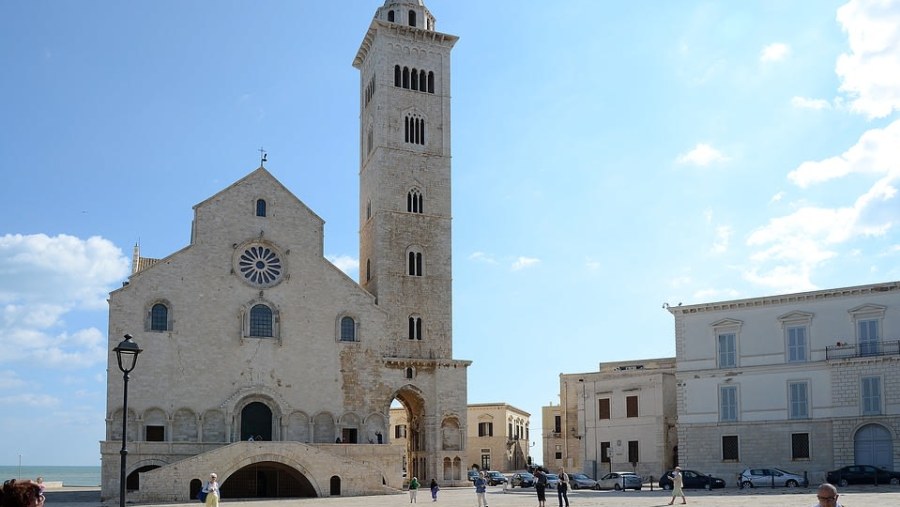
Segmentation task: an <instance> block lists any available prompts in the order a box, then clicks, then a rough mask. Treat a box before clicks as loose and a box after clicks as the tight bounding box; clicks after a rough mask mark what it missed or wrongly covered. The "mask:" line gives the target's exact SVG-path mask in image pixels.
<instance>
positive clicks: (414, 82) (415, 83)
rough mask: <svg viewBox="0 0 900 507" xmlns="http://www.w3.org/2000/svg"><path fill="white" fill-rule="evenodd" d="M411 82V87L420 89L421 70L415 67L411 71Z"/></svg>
mask: <svg viewBox="0 0 900 507" xmlns="http://www.w3.org/2000/svg"><path fill="white" fill-rule="evenodd" d="M409 77H410V83H409V87H410V88H411V89H413V90H418V89H419V72H418V71H417V70H416V69H413V70H412V72H411V73H410V76H409Z"/></svg>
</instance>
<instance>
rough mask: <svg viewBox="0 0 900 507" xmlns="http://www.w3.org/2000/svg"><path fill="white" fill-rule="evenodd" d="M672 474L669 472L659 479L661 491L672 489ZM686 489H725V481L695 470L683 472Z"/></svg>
mask: <svg viewBox="0 0 900 507" xmlns="http://www.w3.org/2000/svg"><path fill="white" fill-rule="evenodd" d="M672 472H673V470H669V471H667V472H666V473H664V474H662V477H660V478H659V487H660V489H672ZM681 476H682V479H683V481H682V482H684V489H718V488H724V487H725V481H724V480H722V479H719V478H718V477H713V476H711V475H706V474H701V473H700V472H697V471H695V470H682V471H681Z"/></svg>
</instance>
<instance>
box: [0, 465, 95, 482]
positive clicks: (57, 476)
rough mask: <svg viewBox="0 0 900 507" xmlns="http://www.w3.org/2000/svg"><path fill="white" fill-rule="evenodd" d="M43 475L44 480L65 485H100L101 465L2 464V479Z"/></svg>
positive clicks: (0, 478) (35, 477)
mask: <svg viewBox="0 0 900 507" xmlns="http://www.w3.org/2000/svg"><path fill="white" fill-rule="evenodd" d="M38 477H43V478H44V482H61V483H62V484H63V486H100V465H97V466H78V465H68V466H67V465H28V466H25V465H22V466H19V465H9V466H0V480H3V481H5V480H8V479H30V480H35V479H37V478H38Z"/></svg>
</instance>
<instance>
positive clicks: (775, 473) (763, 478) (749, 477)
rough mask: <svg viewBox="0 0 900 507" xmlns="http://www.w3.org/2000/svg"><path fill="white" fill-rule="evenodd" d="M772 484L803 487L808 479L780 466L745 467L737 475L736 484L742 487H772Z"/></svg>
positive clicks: (807, 482)
mask: <svg viewBox="0 0 900 507" xmlns="http://www.w3.org/2000/svg"><path fill="white" fill-rule="evenodd" d="M773 484H774V485H775V486H777V487H788V488H796V487H797V486H803V487H804V488H805V487H808V486H809V480H808V479H807V478H806V477H803V476H802V475H799V474H795V473H791V472H788V471H786V470H782V469H780V468H746V469H744V471H743V472H741V475H740V476H739V477H738V486H740V487H742V488H755V487H757V486H759V487H763V488H767V487H772V485H773Z"/></svg>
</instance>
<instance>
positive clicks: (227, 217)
mask: <svg viewBox="0 0 900 507" xmlns="http://www.w3.org/2000/svg"><path fill="white" fill-rule="evenodd" d="M353 5H356V4H353ZM348 7H349V4H342V5H341V6H340V7H339V8H338V10H337V11H335V12H338V13H340V9H346V8H348ZM321 22H327V21H321ZM434 22H435V18H434V16H432V14H431V12H430V11H429V10H428V8H426V7H425V5H424V2H423V1H422V0H385V1H384V2H383V6H382V7H380V8H378V9H377V10H376V12H375V16H374V18H373V19H372V21H371V23H370V24H369V26H368V28H367V29H366V30H365V32H364V33H362V34H360V35H361V39H362V40H361V43H360V46H359V50H358V52H357V53H356V55H355V58H354V60H353V66H354V67H355V68H356V69H357V70H358V71H359V86H360V88H359V93H358V94H356V93H354V94H353V96H352V97H347V98H348V100H352V101H353V102H354V103H357V102H358V103H359V118H360V125H359V136H358V141H359V145H358V146H354V145H351V144H349V143H348V146H347V148H348V149H349V150H353V151H356V150H358V153H359V154H360V157H359V167H357V168H331V167H329V168H315V170H347V171H354V172H356V173H358V174H359V189H356V188H335V189H330V191H331V194H332V195H331V198H332V199H338V200H341V199H343V200H344V202H345V203H346V204H347V205H348V207H352V209H355V210H357V211H358V216H359V221H360V224H359V244H360V246H359V262H360V266H359V273H360V280H359V282H357V281H355V280H353V279H351V278H350V277H348V276H347V275H346V274H344V273H343V272H342V271H340V270H339V269H338V268H337V267H335V266H334V265H333V264H332V263H331V262H329V261H328V260H327V259H326V258H325V257H324V252H323V244H324V227H325V224H324V221H323V220H322V219H321V218H320V217H319V216H317V215H316V214H315V213H314V212H313V211H312V210H311V209H309V208H308V207H307V206H306V205H305V204H304V203H303V202H301V201H300V200H299V199H298V198H297V197H296V196H295V195H294V194H293V193H291V192H290V191H289V190H288V189H287V188H286V187H284V185H282V184H281V182H279V181H278V180H277V179H276V178H275V177H274V176H273V175H272V174H271V173H270V172H269V171H268V170H267V169H266V168H265V167H263V166H262V164H261V165H260V167H258V168H257V169H255V170H253V171H251V172H250V173H249V174H247V175H246V176H244V177H243V178H240V179H239V180H237V181H235V182H234V183H232V184H231V185H229V186H227V187H226V188H223V189H222V190H221V191H219V192H218V193H216V194H214V195H212V196H209V197H208V198H207V199H205V200H203V201H202V202H200V203H199V204H197V205H196V206H194V214H193V221H192V223H191V234H190V240H189V243H188V244H187V245H186V246H184V248H182V249H180V250H178V251H176V252H173V253H171V254H168V255H167V256H166V257H164V258H162V259H147V258H144V257H142V256H141V253H140V250H139V249H138V248H135V252H134V262H133V270H132V274H131V276H130V277H129V279H128V281H127V282H126V283H125V284H123V286H122V287H121V288H119V289H117V290H115V291H113V292H112V293H111V294H110V297H109V349H112V348H113V347H115V346H116V344H117V343H119V341H120V340H122V337H123V335H124V334H126V333H128V334H131V335H133V336H134V341H135V342H137V343H138V345H139V346H140V347H142V348H143V353H142V354H141V355H140V357H139V359H138V363H137V368H136V369H135V370H134V371H133V372H132V373H131V376H130V378H131V381H130V384H128V385H129V389H130V390H129V392H128V394H129V397H128V402H129V403H128V407H127V411H126V410H125V407H124V403H123V376H122V375H121V374H119V370H118V367H117V361H116V356H115V354H112V353H110V355H109V357H108V359H107V364H108V372H109V375H108V380H107V408H106V435H105V438H104V440H103V441H102V442H101V443H100V454H101V458H102V472H101V474H102V479H101V481H102V485H101V498H102V499H103V500H104V501H107V500H110V499H112V498H118V495H119V486H120V485H121V483H120V479H119V466H120V447H121V443H122V441H123V440H126V441H127V442H128V445H127V447H128V454H127V458H128V460H127V470H126V477H127V478H126V479H125V483H126V484H125V485H124V486H125V487H126V489H127V490H128V491H129V492H130V494H129V495H128V501H129V502H138V503H155V502H173V501H181V502H184V501H187V500H189V499H190V498H194V495H195V494H196V492H197V490H199V488H200V485H201V483H202V481H203V480H205V479H206V478H207V477H208V474H209V472H211V471H215V472H217V473H218V477H219V482H220V483H221V484H222V494H223V496H224V497H225V498H252V497H267V498H278V497H324V496H340V495H362V494H378V493H385V494H386V493H393V492H396V491H397V488H400V487H402V483H403V478H402V470H401V469H402V466H403V464H406V466H407V467H408V470H409V472H410V473H411V474H414V475H416V476H418V478H419V479H420V480H422V481H423V482H425V481H430V480H431V479H432V478H433V479H436V480H437V481H438V482H439V483H440V484H443V485H452V484H458V483H462V482H463V481H465V477H466V476H465V468H466V462H467V461H468V460H469V458H468V453H467V450H466V447H465V446H466V434H467V428H466V413H465V412H466V394H467V387H466V372H467V368H468V366H469V364H470V361H465V360H458V359H454V358H453V340H452V312H451V309H452V284H451V282H452V263H451V251H452V245H451V221H452V217H451V202H450V196H451V152H450V133H451V128H450V127H451V125H450V102H451V101H450V70H451V69H450V53H451V51H452V49H453V46H454V44H455V43H456V41H457V37H456V36H454V35H450V34H445V33H440V32H437V31H435V25H434ZM320 42H321V43H323V44H324V43H325V42H324V41H320ZM347 56H348V59H349V58H350V57H351V56H353V55H347ZM290 64H291V65H296V66H297V68H298V69H300V70H302V71H303V72H312V71H313V69H310V68H309V62H296V61H294V62H291V63H290ZM320 77H323V78H324V76H320ZM307 99H308V100H312V101H315V100H318V99H319V98H316V97H307ZM323 135H328V134H326V133H323ZM305 142H314V141H312V140H309V139H307V140H305ZM261 160H262V161H265V159H264V158H262V157H261ZM294 169H296V170H301V169H302V170H310V168H294ZM143 184H148V185H153V184H158V185H159V189H160V192H161V195H163V194H164V193H165V187H166V186H167V185H170V184H173V183H172V182H166V181H158V180H154V179H153V178H149V179H147V181H146V182H144V183H143ZM357 190H358V192H357ZM395 401H396V402H399V403H400V404H401V405H402V406H403V407H404V409H405V410H406V412H407V420H408V421H409V427H408V431H406V432H405V434H404V437H403V438H404V444H403V447H401V448H400V449H399V450H398V449H397V447H395V446H392V445H380V444H388V443H391V442H392V441H393V437H392V435H391V434H390V433H389V432H388V423H389V410H390V407H391V405H392V403H393V402H395ZM124 423H127V431H124V433H125V434H123V424H124ZM122 500H123V501H124V500H125V499H122Z"/></svg>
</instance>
